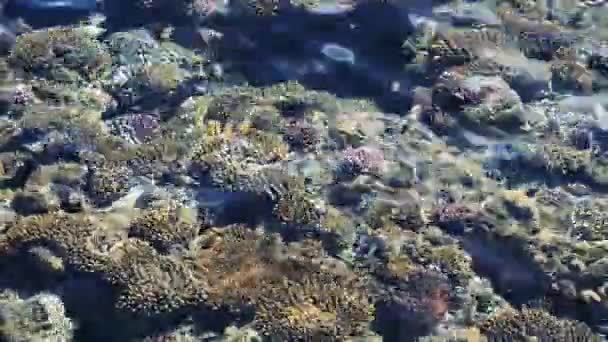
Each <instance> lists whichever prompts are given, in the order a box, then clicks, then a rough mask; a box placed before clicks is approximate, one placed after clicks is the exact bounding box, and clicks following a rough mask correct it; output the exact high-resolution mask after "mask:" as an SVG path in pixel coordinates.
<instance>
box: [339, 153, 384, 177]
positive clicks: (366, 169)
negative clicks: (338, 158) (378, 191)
mask: <svg viewBox="0 0 608 342" xmlns="http://www.w3.org/2000/svg"><path fill="white" fill-rule="evenodd" d="M383 164H384V154H383V153H382V151H381V150H379V149H376V148H372V147H358V148H352V147H348V148H347V149H346V150H344V155H343V159H342V170H343V171H345V172H348V173H351V174H360V173H375V172H378V171H379V170H380V169H381V168H382V165H383Z"/></svg>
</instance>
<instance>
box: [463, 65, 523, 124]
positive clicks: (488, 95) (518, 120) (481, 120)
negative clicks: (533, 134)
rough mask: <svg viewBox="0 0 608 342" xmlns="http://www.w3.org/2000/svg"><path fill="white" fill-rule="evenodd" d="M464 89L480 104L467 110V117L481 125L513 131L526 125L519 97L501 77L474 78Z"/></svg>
mask: <svg viewBox="0 0 608 342" xmlns="http://www.w3.org/2000/svg"><path fill="white" fill-rule="evenodd" d="M462 87H463V88H464V89H466V90H467V91H468V92H470V93H471V94H472V96H473V97H475V98H479V101H480V104H479V105H477V106H470V107H468V108H466V109H465V111H464V112H465V116H466V117H467V118H468V119H470V120H472V121H474V122H476V123H478V124H480V125H482V126H483V125H491V126H495V127H496V128H499V129H502V130H505V131H513V130H517V129H520V128H521V127H522V126H523V125H524V124H525V117H524V113H523V106H522V103H521V99H520V98H519V95H517V93H516V92H515V91H513V90H512V89H511V87H510V86H509V85H508V84H507V83H506V82H505V81H504V80H503V79H501V78H499V77H486V76H473V77H470V78H467V79H465V80H464V81H463V82H462Z"/></svg>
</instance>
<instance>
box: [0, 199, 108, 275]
mask: <svg viewBox="0 0 608 342" xmlns="http://www.w3.org/2000/svg"><path fill="white" fill-rule="evenodd" d="M95 229H96V227H95V225H94V223H93V221H92V220H91V219H90V218H89V217H86V216H82V215H71V214H68V213H64V212H61V211H57V212H53V213H49V214H45V215H35V216H28V217H26V218H22V219H20V220H18V221H17V222H16V223H15V224H14V225H12V226H11V227H10V228H9V229H8V231H7V232H6V233H5V234H4V235H3V236H2V237H1V240H0V251H1V252H2V253H6V252H10V251H12V250H15V249H19V248H20V246H23V245H26V244H43V245H48V246H49V247H51V248H59V249H60V250H59V251H58V252H60V253H61V257H63V258H65V260H67V261H68V262H69V263H70V264H72V265H75V266H77V267H78V268H80V269H83V270H91V271H100V270H103V258H102V257H101V256H99V255H95V254H94V252H93V251H91V250H89V249H88V247H87V246H88V242H87V238H88V237H89V236H91V235H92V234H93V232H94V231H95Z"/></svg>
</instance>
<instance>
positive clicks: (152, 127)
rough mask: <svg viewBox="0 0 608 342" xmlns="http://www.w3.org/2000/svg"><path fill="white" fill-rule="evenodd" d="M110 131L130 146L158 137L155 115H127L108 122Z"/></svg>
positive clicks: (158, 127)
mask: <svg viewBox="0 0 608 342" xmlns="http://www.w3.org/2000/svg"><path fill="white" fill-rule="evenodd" d="M109 126H110V131H111V132H112V134H114V135H117V136H119V137H121V138H123V139H125V140H127V141H128V142H130V143H132V144H142V143H146V142H149V141H150V140H153V139H154V138H156V137H159V136H160V117H159V116H158V115H156V114H129V115H125V116H121V117H118V118H115V119H112V120H111V121H110V125H109Z"/></svg>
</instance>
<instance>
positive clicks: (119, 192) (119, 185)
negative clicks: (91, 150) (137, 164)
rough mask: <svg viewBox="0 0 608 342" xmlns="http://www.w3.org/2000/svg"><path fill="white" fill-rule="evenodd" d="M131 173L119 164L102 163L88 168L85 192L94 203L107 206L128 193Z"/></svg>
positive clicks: (111, 162)
mask: <svg viewBox="0 0 608 342" xmlns="http://www.w3.org/2000/svg"><path fill="white" fill-rule="evenodd" d="M132 176H133V173H132V171H131V169H129V168H128V167H127V166H126V165H124V164H123V163H120V162H114V161H104V162H101V163H98V164H92V165H90V166H89V174H88V176H87V185H86V190H87V192H88V193H89V195H90V198H91V199H92V200H93V202H94V203H96V204H98V205H102V206H103V205H107V204H109V203H111V202H112V201H115V200H117V199H118V198H120V197H122V196H123V195H125V194H126V193H127V192H128V191H129V187H130V181H131V177H132Z"/></svg>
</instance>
